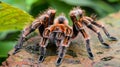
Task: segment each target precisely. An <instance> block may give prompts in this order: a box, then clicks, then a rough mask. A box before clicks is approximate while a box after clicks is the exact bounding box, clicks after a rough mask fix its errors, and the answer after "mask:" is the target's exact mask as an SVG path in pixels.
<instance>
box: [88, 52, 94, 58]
mask: <svg viewBox="0 0 120 67" xmlns="http://www.w3.org/2000/svg"><path fill="white" fill-rule="evenodd" d="M88 54H89V59H91V60H93V59H94V56H93V54H92V53H91V52H90V53H88Z"/></svg>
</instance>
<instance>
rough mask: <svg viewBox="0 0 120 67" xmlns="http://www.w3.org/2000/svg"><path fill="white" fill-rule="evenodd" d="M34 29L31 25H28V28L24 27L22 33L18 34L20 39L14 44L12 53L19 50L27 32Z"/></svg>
mask: <svg viewBox="0 0 120 67" xmlns="http://www.w3.org/2000/svg"><path fill="white" fill-rule="evenodd" d="M34 30H35V29H34V28H31V26H30V27H28V28H25V29H24V30H23V31H22V34H21V36H20V39H19V41H18V43H17V45H16V46H15V50H14V53H13V54H16V53H17V52H18V50H20V49H21V48H22V46H23V42H25V41H26V36H27V35H28V34H30V33H31V32H33V31H34Z"/></svg>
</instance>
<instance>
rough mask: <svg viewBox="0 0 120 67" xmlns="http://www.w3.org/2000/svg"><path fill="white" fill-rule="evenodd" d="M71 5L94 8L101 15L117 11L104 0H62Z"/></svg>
mask: <svg viewBox="0 0 120 67" xmlns="http://www.w3.org/2000/svg"><path fill="white" fill-rule="evenodd" d="M61 1H63V2H65V3H67V4H70V5H74V6H75V5H76V6H85V7H90V8H92V9H94V10H95V11H96V12H98V13H99V15H100V16H105V15H106V14H108V13H112V12H114V11H116V10H115V9H114V8H113V7H112V6H111V5H109V4H107V3H105V2H104V1H102V0H94V1H91V0H61Z"/></svg>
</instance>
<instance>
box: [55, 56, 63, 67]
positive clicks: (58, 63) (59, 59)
mask: <svg viewBox="0 0 120 67" xmlns="http://www.w3.org/2000/svg"><path fill="white" fill-rule="evenodd" d="M62 60H63V58H58V59H57V61H56V63H55V64H56V66H59V65H60V64H61V63H62Z"/></svg>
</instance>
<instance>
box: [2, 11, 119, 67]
mask: <svg viewBox="0 0 120 67" xmlns="http://www.w3.org/2000/svg"><path fill="white" fill-rule="evenodd" d="M99 22H101V23H104V24H105V27H106V28H107V30H108V31H109V32H110V33H111V35H113V36H115V37H116V38H117V39H118V41H110V40H109V39H108V38H107V37H106V36H105V35H104V33H103V31H102V30H101V29H100V31H101V33H102V36H103V38H104V40H105V42H107V43H108V44H110V48H109V49H108V48H105V47H104V46H102V45H101V44H100V42H99V41H98V38H97V36H96V34H94V33H93V32H92V31H89V29H86V31H87V33H89V35H90V38H91V49H92V52H93V54H94V59H93V60H91V59H89V58H88V55H87V52H86V48H85V43H84V39H83V37H82V36H81V34H79V36H77V37H76V38H75V39H74V40H73V41H72V43H71V45H70V47H69V49H68V52H67V54H66V56H65V58H64V60H63V63H62V64H61V65H60V66H59V67H120V40H119V39H120V12H118V13H115V14H110V15H109V16H107V17H105V18H103V19H101V20H99ZM39 40H40V37H38V36H35V37H32V38H31V39H29V40H28V41H27V42H26V43H25V44H24V47H23V49H21V50H20V52H18V53H17V54H15V55H12V53H13V50H14V49H13V50H11V51H10V52H9V53H8V55H9V56H8V58H7V59H6V61H4V62H3V63H2V66H1V67H56V66H55V61H56V58H57V54H56V51H55V49H51V48H50V47H51V46H48V47H47V48H48V50H47V51H48V52H47V57H46V58H45V60H44V62H43V63H38V60H37V59H38V57H39V51H34V50H33V45H34V44H36V43H37V42H39ZM49 45H51V44H49Z"/></svg>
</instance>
